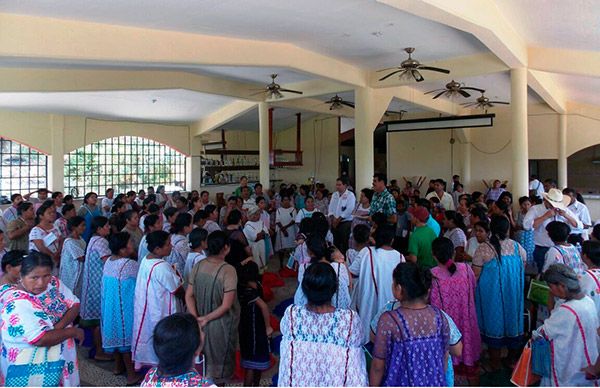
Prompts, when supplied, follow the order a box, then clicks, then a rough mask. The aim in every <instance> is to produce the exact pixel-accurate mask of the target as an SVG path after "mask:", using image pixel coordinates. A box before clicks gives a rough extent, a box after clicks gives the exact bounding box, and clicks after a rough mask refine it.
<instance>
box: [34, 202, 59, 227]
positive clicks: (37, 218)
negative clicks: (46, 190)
mask: <svg viewBox="0 0 600 388" xmlns="http://www.w3.org/2000/svg"><path fill="white" fill-rule="evenodd" d="M53 206H54V201H53V200H51V199H48V200H46V201H44V203H42V206H40V207H39V208H38V209H37V211H36V212H35V224H36V225H38V224H39V223H40V221H41V218H42V216H43V215H44V213H46V210H48V209H50V208H51V207H53Z"/></svg>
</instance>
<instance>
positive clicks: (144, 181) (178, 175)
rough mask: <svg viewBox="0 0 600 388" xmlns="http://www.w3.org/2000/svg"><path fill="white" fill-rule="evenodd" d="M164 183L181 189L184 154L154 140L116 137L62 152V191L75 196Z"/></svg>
mask: <svg viewBox="0 0 600 388" xmlns="http://www.w3.org/2000/svg"><path fill="white" fill-rule="evenodd" d="M158 185H165V186H166V189H167V191H173V190H183V189H184V188H185V155H184V154H182V153H180V152H178V151H176V150H174V149H173V148H171V147H168V146H166V145H164V144H161V143H158V142H155V141H154V140H150V139H146V138H143V137H135V136H120V137H113V138H109V139H105V140H102V141H99V142H97V143H93V144H88V145H87V146H85V147H82V148H79V149H77V150H75V151H73V152H71V153H69V154H67V155H65V192H66V193H69V194H71V195H73V196H75V197H82V196H83V195H84V194H85V193H87V192H90V191H94V192H96V193H98V194H99V195H104V192H105V191H106V189H107V188H109V187H112V188H114V189H115V191H116V192H117V193H124V192H126V191H129V190H136V191H137V190H140V189H145V188H146V187H148V186H154V187H156V186H158Z"/></svg>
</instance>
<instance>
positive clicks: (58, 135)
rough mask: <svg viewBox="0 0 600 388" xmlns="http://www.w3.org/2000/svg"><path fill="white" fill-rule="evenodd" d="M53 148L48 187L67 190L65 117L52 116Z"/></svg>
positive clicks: (49, 160) (50, 158) (49, 164)
mask: <svg viewBox="0 0 600 388" xmlns="http://www.w3.org/2000/svg"><path fill="white" fill-rule="evenodd" d="M50 132H51V140H50V142H51V146H52V147H51V149H52V153H51V154H50V157H49V158H48V189H49V190H51V191H64V190H65V143H64V138H65V136H64V133H65V117H64V116H63V115H51V116H50Z"/></svg>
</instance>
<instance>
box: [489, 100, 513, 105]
mask: <svg viewBox="0 0 600 388" xmlns="http://www.w3.org/2000/svg"><path fill="white" fill-rule="evenodd" d="M492 103H493V104H503V105H510V102H506V101H490V104H492Z"/></svg>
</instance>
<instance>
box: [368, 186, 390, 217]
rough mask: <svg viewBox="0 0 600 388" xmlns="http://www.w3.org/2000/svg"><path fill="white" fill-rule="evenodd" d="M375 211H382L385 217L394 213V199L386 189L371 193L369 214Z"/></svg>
mask: <svg viewBox="0 0 600 388" xmlns="http://www.w3.org/2000/svg"><path fill="white" fill-rule="evenodd" d="M375 213H383V214H385V216H386V217H389V216H391V215H393V214H396V200H395V199H394V196H393V195H392V194H391V193H390V192H389V191H388V190H387V189H385V190H383V191H382V192H381V193H377V192H376V193H374V194H373V200H372V201H371V210H370V211H369V215H370V216H372V215H373V214H375Z"/></svg>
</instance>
